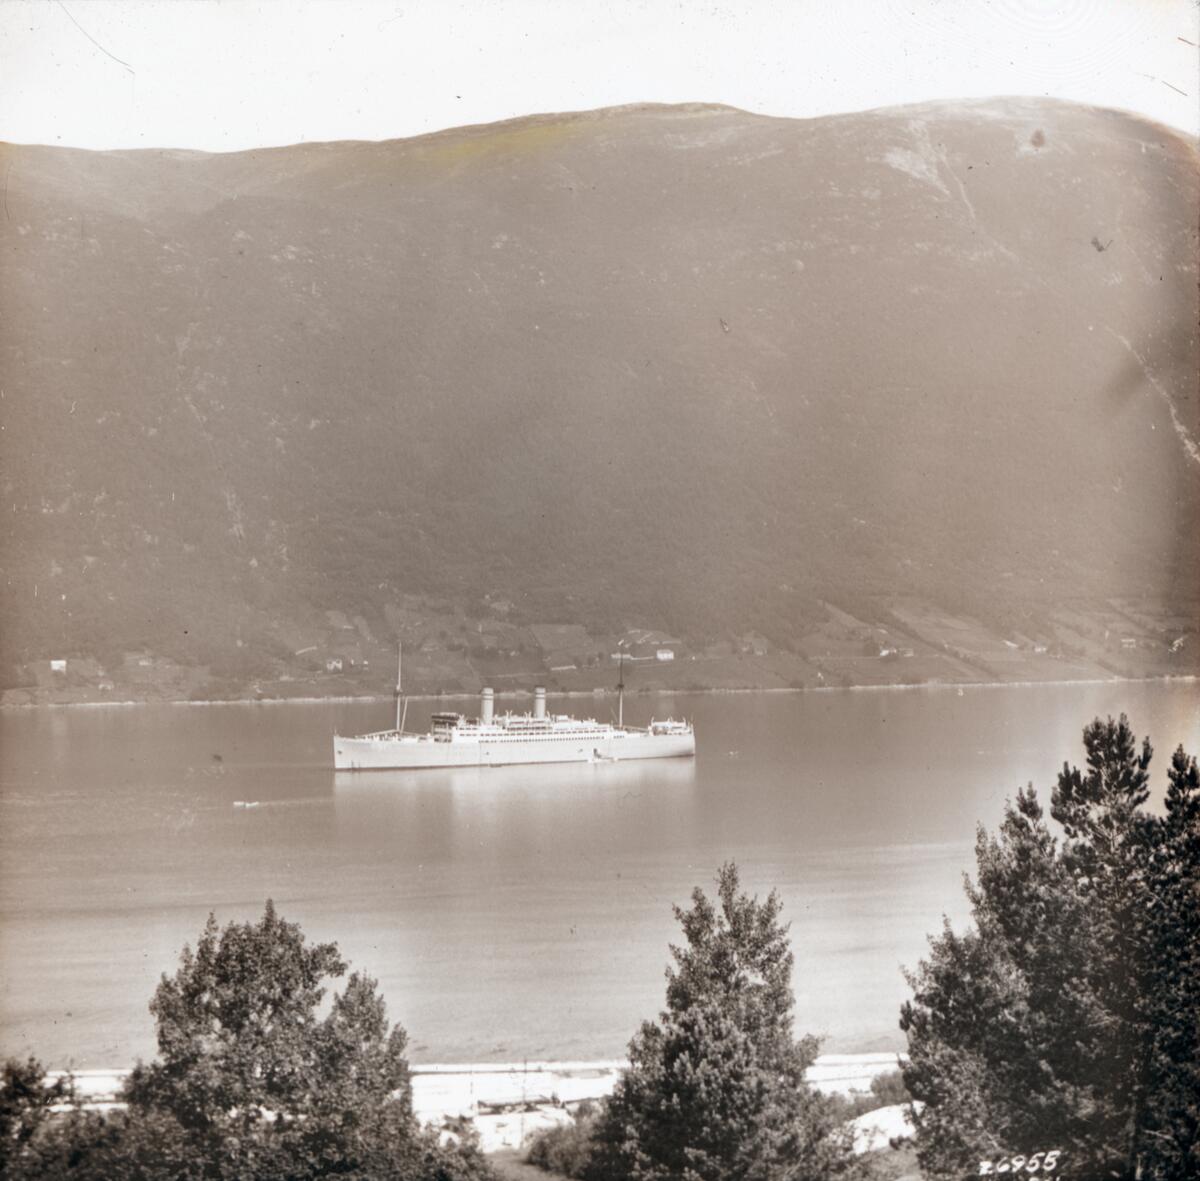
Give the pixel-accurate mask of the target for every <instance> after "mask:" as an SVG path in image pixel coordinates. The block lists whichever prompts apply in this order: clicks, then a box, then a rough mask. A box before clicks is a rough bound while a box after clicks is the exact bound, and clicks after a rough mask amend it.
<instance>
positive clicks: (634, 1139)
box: [586, 863, 853, 1181]
mask: <svg viewBox="0 0 1200 1181" xmlns="http://www.w3.org/2000/svg"><path fill="white" fill-rule="evenodd" d="M779 912H780V902H779V898H778V896H777V895H776V894H775V893H774V892H772V893H771V894H770V895H769V896H768V898H767V899H766V900H765V901H763V902H760V901H759V900H758V899H757V898H755V897H750V896H748V895H746V894H744V893H741V892H740V890H739V880H738V871H737V868H736V866H734V865H733V864H732V863H730V864H727V865H725V866H723V867H722V869H721V870H720V872H719V874H718V877H717V904H716V905H714V903H713V902H712V901H710V900H709V899H708V897H707V896H706V895H705V894H704V892H703V891H702V890H700V889H698V888H697V889H696V890H695V891H694V892H693V894H692V906H691V908H690V909H688V910H684V909H682V908H680V907H675V916H676V918H677V919H678V920H679V922H680V924H681V925H682V927H683V931H684V935H685V936H686V938H687V943H686V944H685V945H683V946H680V947H672V948H671V954H672V956H673V958H674V960H675V965H674V966H673V967H669V968H668V969H667V1007H666V1009H665V1010H664V1011H663V1012H662V1013H661V1014H660V1017H659V1021H658V1022H646V1023H645V1024H643V1026H642V1028H641V1030H640V1032H639V1033H638V1034H637V1035H636V1036H635V1037H634V1039H633V1041H632V1042H631V1043H630V1050H629V1055H630V1065H629V1069H628V1070H627V1071H626V1072H625V1074H624V1075H623V1076H622V1078H621V1080H620V1082H619V1083H618V1085H617V1087H616V1090H615V1092H614V1094H613V1096H612V1097H611V1099H610V1100H609V1102H608V1104H607V1105H606V1107H605V1110H604V1112H603V1113H602V1115H601V1117H600V1120H599V1121H598V1125H597V1132H596V1142H595V1146H594V1149H593V1153H592V1156H591V1159H590V1162H589V1165H588V1168H587V1173H586V1175H587V1177H588V1178H590V1179H591V1181H618V1179H620V1181H625V1179H628V1181H777V1179H778V1181H783V1179H784V1178H787V1179H788V1181H803V1179H804V1178H809V1177H811V1178H818V1177H819V1178H828V1177H836V1176H840V1175H843V1174H845V1173H846V1172H847V1171H849V1170H850V1169H852V1168H853V1158H852V1157H851V1155H850V1152H849V1143H848V1138H847V1137H846V1135H845V1134H844V1133H843V1132H842V1131H841V1130H840V1129H839V1128H838V1127H837V1124H836V1121H835V1120H834V1117H833V1115H832V1113H831V1111H830V1109H829V1106H828V1104H827V1103H826V1102H825V1101H824V1100H823V1099H822V1098H821V1096H819V1095H817V1094H816V1093H815V1092H813V1091H812V1090H811V1089H810V1088H809V1087H808V1085H807V1083H806V1082H805V1079H804V1072H805V1070H806V1069H807V1068H808V1066H809V1065H811V1063H812V1061H813V1059H814V1058H815V1057H816V1049H817V1044H816V1042H815V1040H814V1039H812V1038H805V1039H803V1040H802V1041H796V1040H795V1038H794V1037H793V1033H792V1006H793V998H792V992H791V971H792V953H791V950H790V948H789V946H788V936H787V927H786V926H785V925H783V924H782V923H780V921H779Z"/></svg>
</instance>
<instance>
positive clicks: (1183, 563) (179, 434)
mask: <svg viewBox="0 0 1200 1181" xmlns="http://www.w3.org/2000/svg"><path fill="white" fill-rule="evenodd" d="M918 109H919V110H920V111H922V112H923V113H922V114H919V115H918V114H915V113H914V110H915V109H914V108H902V109H899V110H892V111H880V112H871V113H867V114H863V115H850V116H830V117H825V118H822V119H814V120H802V121H796V120H787V119H781V118H777V117H767V116H755V115H751V114H748V113H744V112H740V111H738V110H737V109H735V108H712V107H708V106H700V107H694V106H685V107H683V108H676V107H672V108H663V107H658V106H642V105H637V106H634V107H631V108H630V107H627V108H619V109H607V110H603V111H601V112H598V113H597V112H585V113H583V115H582V117H578V116H576V115H575V114H568V115H566V116H531V117H525V118H523V119H519V120H512V121H506V122H505V123H503V124H499V125H482V126H479V127H475V128H468V129H450V130H446V131H441V132H436V133H431V134H430V135H427V136H421V137H415V138H414V139H409V140H400V141H353V142H346V141H343V142H339V143H333V144H324V145H313V144H303V145H296V146H294V147H291V148H272V149H262V150H257V151H254V152H241V153H234V154H230V155H221V154H215V155H207V154H200V155H197V156H192V155H187V156H185V157H172V158H170V159H166V160H164V159H163V158H162V154H161V152H160V151H159V150H157V149H138V150H136V151H134V152H128V151H126V152H120V153H97V154H94V155H87V154H84V155H80V154H79V153H78V152H77V151H76V150H73V149H53V148H44V149H22V148H16V149H11V148H10V149H7V150H6V151H5V156H6V162H7V164H8V168H7V172H8V177H9V192H8V196H7V198H6V201H7V205H8V209H9V216H8V217H7V219H6V221H5V225H4V239H3V241H4V249H5V253H6V256H7V258H8V261H9V264H10V265H9V268H8V273H9V276H10V277H9V279H7V280H5V281H4V283H3V285H2V286H0V300H2V301H3V310H4V323H5V328H4V329H3V330H2V331H0V346H2V347H3V368H2V373H3V385H4V387H5V390H6V396H5V403H4V414H5V421H6V426H7V429H6V431H5V433H4V436H3V448H2V453H3V458H4V471H5V476H4V482H5V486H4V491H5V493H6V496H7V499H8V500H9V501H10V504H11V506H12V507H11V511H10V513H9V514H7V515H8V516H9V518H10V521H9V523H10V526H11V529H10V532H11V535H12V537H11V544H10V545H7V546H5V550H6V553H5V555H4V562H3V565H4V584H3V588H2V589H3V594H4V600H3V602H2V603H0V613H2V617H3V618H4V619H5V621H6V622H9V621H11V622H9V626H6V627H5V628H4V629H3V631H4V635H3V637H0V644H2V645H3V648H4V651H3V653H2V654H0V663H7V664H8V665H9V666H10V667H12V666H15V665H22V666H24V665H28V664H29V663H30V662H31V661H36V660H39V659H45V658H47V657H48V655H49V654H50V653H51V651H52V650H53V651H54V652H58V651H60V650H61V651H70V652H79V653H89V652H90V654H92V655H96V654H97V653H96V652H95V649H96V648H97V647H98V646H103V647H105V648H106V649H107V659H106V661H105V662H102V663H105V665H106V667H107V666H109V665H111V664H113V662H114V660H115V659H116V657H117V655H118V654H119V652H121V651H128V650H131V649H133V648H135V647H139V646H148V647H150V648H152V649H154V650H155V651H156V652H160V653H164V654H167V655H169V656H170V657H171V658H172V659H176V660H179V661H182V662H185V663H198V664H204V665H219V664H222V662H224V664H226V665H228V666H230V667H231V668H235V669H238V670H240V671H238V673H237V675H239V676H243V677H246V678H249V677H252V676H254V675H260V676H261V675H265V674H266V672H267V671H268V670H269V669H270V668H273V667H276V666H279V667H282V666H284V665H286V664H287V661H288V659H289V658H290V655H289V654H290V653H291V652H294V649H290V648H289V644H288V642H285V640H284V638H283V632H284V631H286V630H287V629H288V627H289V626H300V625H301V624H302V623H303V624H304V625H305V626H308V624H310V623H311V621H312V620H313V619H315V618H319V617H320V616H321V613H322V612H324V611H327V610H333V609H338V610H349V611H350V612H351V613H352V614H353V613H359V614H362V616H363V617H364V618H365V619H367V620H368V621H369V622H370V623H371V625H372V627H373V628H374V630H376V631H383V630H386V629H385V628H384V627H383V626H382V622H381V621H382V612H383V609H384V607H385V606H387V605H388V604H389V603H391V604H395V603H396V602H399V601H401V600H402V599H403V598H404V596H406V595H416V596H432V597H433V599H434V600H436V601H438V602H442V603H444V604H450V603H453V604H455V606H454V612H458V614H459V615H461V616H462V617H463V618H464V619H466V618H471V619H475V620H480V619H485V618H488V615H489V609H488V608H487V607H486V606H484V605H482V604H483V603H484V598H485V596H487V597H489V598H490V599H492V600H494V599H504V600H511V601H512V602H513V603H514V604H515V609H516V611H517V613H518V614H519V615H520V616H521V617H522V618H524V619H525V620H527V621H536V620H538V619H542V620H545V619H548V618H553V619H572V620H574V621H577V622H582V623H586V624H589V625H590V626H592V627H593V629H594V630H596V631H613V630H620V628H621V627H623V626H629V625H633V624H641V625H643V626H658V627H665V628H668V629H671V630H675V631H679V632H684V633H687V634H688V635H690V636H692V637H693V638H694V639H695V640H696V642H697V643H699V642H700V641H706V642H707V641H713V640H715V639H717V638H720V637H728V636H731V635H741V634H744V633H745V632H748V631H758V632H762V633H763V634H765V635H768V637H769V638H770V639H771V641H772V643H774V644H776V645H778V646H780V647H781V648H783V649H786V650H791V651H793V652H794V653H795V654H796V655H797V659H800V660H802V659H805V658H804V657H803V655H802V653H801V650H802V649H803V648H804V642H803V638H804V636H805V635H806V634H810V633H811V632H812V631H813V629H818V630H819V628H820V626H822V621H823V620H824V619H825V615H824V610H823V608H821V607H820V606H819V604H820V603H821V602H824V601H830V600H831V601H833V602H840V603H842V604H843V605H849V606H851V607H857V610H858V612H859V613H860V615H862V616H868V617H871V616H872V612H874V614H875V617H877V618H876V619H875V622H878V621H879V619H881V618H882V616H883V615H885V614H887V612H888V611H889V610H890V606H889V604H891V603H892V602H894V601H899V600H901V599H904V598H905V597H907V596H914V595H915V596H917V597H923V598H924V599H927V600H930V601H934V602H939V603H941V604H942V605H943V606H945V607H947V608H949V609H952V610H957V611H960V612H974V613H975V614H976V615H977V616H986V617H987V618H989V619H990V620H992V622H993V623H994V624H995V625H996V626H1000V625H1001V624H1004V625H1005V626H1009V625H1011V624H1012V623H1013V620H1014V619H1016V618H1018V617H1025V616H1028V615H1029V614H1030V613H1031V612H1032V613H1033V614H1037V613H1038V612H1042V611H1045V610H1047V609H1048V607H1049V605H1050V604H1052V603H1053V602H1054V601H1055V600H1058V599H1061V598H1063V597H1064V596H1073V597H1081V598H1084V599H1088V600H1090V601H1092V602H1094V603H1100V602H1103V601H1107V600H1109V599H1112V598H1114V597H1118V598H1119V597H1122V596H1133V597H1135V598H1136V597H1138V596H1141V597H1144V598H1145V599H1146V600H1147V601H1151V600H1153V601H1154V602H1156V603H1159V604H1161V605H1162V606H1163V609H1164V610H1166V611H1168V613H1169V612H1170V611H1174V610H1177V609H1178V608H1180V606H1181V605H1184V606H1185V607H1186V604H1187V603H1189V602H1190V601H1191V597H1192V595H1193V590H1192V588H1193V587H1194V586H1195V584H1196V580H1195V578H1194V575H1195V573H1196V572H1197V564H1196V549H1197V543H1196V541H1195V534H1196V532H1197V530H1196V528H1195V524H1196V521H1197V500H1198V499H1200V493H1198V491H1197V489H1198V482H1197V477H1196V470H1197V467H1198V465H1197V463H1196V462H1195V461H1194V459H1192V458H1190V453H1189V451H1188V444H1189V443H1190V444H1191V445H1192V446H1193V447H1194V446H1195V439H1196V437H1197V430H1196V424H1197V409H1196V396H1195V390H1194V381H1193V380H1192V379H1191V377H1190V374H1194V372H1195V366H1196V359H1197V341H1196V332H1195V323H1196V316H1195V304H1196V295H1195V291H1196V286H1195V271H1196V268H1195V219H1194V217H1192V216H1191V209H1192V206H1193V205H1194V199H1195V193H1196V173H1197V164H1196V161H1197V156H1196V151H1195V148H1194V146H1193V145H1191V144H1190V143H1189V142H1188V141H1186V139H1184V138H1183V137H1181V136H1179V135H1178V133H1173V132H1171V131H1170V129H1162V128H1158V127H1157V126H1156V125H1152V124H1149V123H1148V122H1146V121H1143V120H1137V119H1131V118H1130V117H1128V116H1125V115H1122V114H1120V113H1116V112H1108V111H1102V110H1095V109H1091V108H1079V107H1075V106H1072V105H1071V104H1062V103H1055V102H1043V101H1040V100H1020V101H1016V100H978V101H977V102H971V103H966V104H960V105H956V106H947V105H944V104H943V105H936V104H934V105H930V104H920V105H919V108H918ZM1160 275H1161V278H1160ZM81 412H82V413H81ZM1170 439H1174V440H1175V443H1176V445H1174V446H1172V444H1171V442H1170ZM1164 440H1166V442H1165V443H1164ZM1151 473H1153V475H1151ZM181 504H185V505H186V506H187V508H186V511H185V510H184V509H182V508H181V507H180V506H181ZM173 506H174V507H173ZM935 535H936V536H935ZM85 559H91V560H90V561H86V560H85ZM56 570H57V571H58V573H55V572H54V571H56ZM51 586H53V587H54V588H55V590H54V591H53V592H47V591H43V589H42V588H45V587H51ZM49 593H57V594H58V595H60V596H61V595H64V594H65V595H66V596H67V597H66V598H65V599H64V598H61V597H60V598H59V599H58V600H56V601H54V600H49V599H47V598H44V597H43V595H44V594H49ZM109 596H112V597H111V599H110V598H109ZM863 600H868V601H869V602H865V603H864V602H863ZM872 604H873V605H872ZM452 614H453V612H452ZM866 622H871V619H870V618H868V619H867V621H866ZM450 630H453V629H450ZM185 633H186V634H185ZM197 633H199V636H200V637H201V638H200V639H197ZM98 637H101V639H98ZM247 648H249V649H250V650H251V651H252V652H253V653H254V654H255V655H254V658H253V659H252V660H247V659H245V658H244V652H245V650H246V649H247ZM801 679H803V677H802V678H801Z"/></svg>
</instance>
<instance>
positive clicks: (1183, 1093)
mask: <svg viewBox="0 0 1200 1181" xmlns="http://www.w3.org/2000/svg"><path fill="white" fill-rule="evenodd" d="M1168 776H1169V780H1170V783H1169V787H1168V788H1167V798H1166V814H1165V816H1163V817H1162V818H1161V819H1160V820H1158V822H1157V833H1156V838H1157V839H1155V841H1154V843H1153V854H1152V857H1151V861H1150V868H1149V876H1150V885H1151V909H1150V913H1149V921H1148V923H1147V927H1148V931H1149V940H1148V946H1149V957H1148V958H1149V967H1150V979H1149V981H1148V984H1147V996H1146V1000H1147V1019H1148V1024H1149V1027H1150V1031H1151V1044H1150V1050H1149V1069H1148V1072H1147V1073H1148V1082H1147V1092H1148V1102H1147V1104H1146V1110H1145V1118H1144V1128H1143V1135H1142V1137H1141V1141H1140V1144H1139V1148H1140V1150H1141V1152H1142V1154H1143V1158H1144V1173H1145V1175H1146V1176H1149V1177H1200V769H1198V768H1197V765H1196V760H1195V759H1194V758H1189V757H1188V756H1187V755H1186V754H1184V751H1183V747H1179V748H1178V749H1177V750H1176V751H1175V754H1174V755H1173V756H1172V759H1171V767H1170V770H1169V771H1168Z"/></svg>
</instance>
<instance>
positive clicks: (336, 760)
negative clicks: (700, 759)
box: [333, 675, 696, 771]
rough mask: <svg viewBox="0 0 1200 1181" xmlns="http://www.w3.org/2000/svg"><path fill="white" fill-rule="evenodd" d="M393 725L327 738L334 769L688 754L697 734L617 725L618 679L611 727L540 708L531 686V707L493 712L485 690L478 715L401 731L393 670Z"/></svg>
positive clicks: (441, 718)
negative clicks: (421, 729) (416, 730)
mask: <svg viewBox="0 0 1200 1181" xmlns="http://www.w3.org/2000/svg"><path fill="white" fill-rule="evenodd" d="M396 688H397V693H396V726H395V729H392V730H379V731H376V732H375V733H372V734H360V735H358V736H357V737H354V738H344V737H340V736H338V735H335V736H334V739H333V765H334V767H335V769H336V770H338V771H390V770H407V769H412V770H416V769H417V768H420V767H476V766H478V767H507V766H512V765H513V764H517V763H589V762H617V761H623V760H626V759H664V758H690V757H692V756H694V755H695V753H696V735H695V731H694V730H693V728H692V725H691V723H690V722H684V721H676V720H674V719H668V720H666V721H651V723H650V724H649V726H647V727H646V728H645V729H640V728H636V727H633V726H626V725H624V720H623V719H624V688H625V686H624V684H619V685H618V686H617V693H618V705H617V724H616V725H615V726H614V725H611V724H609V723H608V722H597V721H596V720H595V719H593V718H586V719H580V718H573V717H570V716H568V715H567V714H548V713H547V712H546V690H545V689H536V690H535V691H534V699H533V712H532V713H524V714H514V713H503V714H497V713H496V712H495V700H494V693H493V691H492V690H491V689H484V690H483V693H482V695H481V699H480V709H479V717H477V718H469V717H466V716H465V715H463V714H459V713H435V714H434V715H433V716H432V718H431V719H430V728H429V731H428V733H425V734H409V733H407V732H406V731H405V729H404V713H403V712H402V710H401V701H402V695H401V693H400V686H399V676H398V675H397V686H396Z"/></svg>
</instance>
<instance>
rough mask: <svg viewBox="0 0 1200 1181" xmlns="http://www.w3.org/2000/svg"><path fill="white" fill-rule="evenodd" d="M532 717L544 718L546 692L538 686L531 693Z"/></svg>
mask: <svg viewBox="0 0 1200 1181" xmlns="http://www.w3.org/2000/svg"><path fill="white" fill-rule="evenodd" d="M533 716H534V717H535V718H544V717H545V716H546V690H545V689H543V688H542V687H541V686H540V685H539V686H538V688H536V689H534V691H533Z"/></svg>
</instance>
